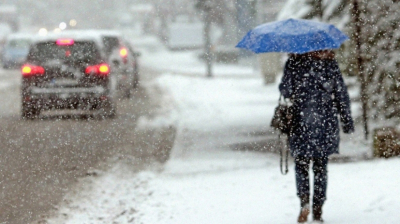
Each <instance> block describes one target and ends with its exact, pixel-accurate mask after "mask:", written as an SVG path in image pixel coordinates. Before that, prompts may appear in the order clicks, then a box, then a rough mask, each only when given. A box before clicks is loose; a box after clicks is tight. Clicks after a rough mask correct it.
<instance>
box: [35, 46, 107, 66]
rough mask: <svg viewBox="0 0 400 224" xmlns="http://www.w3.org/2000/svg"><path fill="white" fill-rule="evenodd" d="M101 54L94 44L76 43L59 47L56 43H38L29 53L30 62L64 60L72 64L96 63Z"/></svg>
mask: <svg viewBox="0 0 400 224" xmlns="http://www.w3.org/2000/svg"><path fill="white" fill-rule="evenodd" d="M99 57H100V54H99V52H98V50H97V47H96V45H95V44H94V42H74V44H73V45H69V46H63V45H57V44H56V43H55V42H44V43H38V44H36V45H35V46H33V47H32V48H31V50H30V52H29V55H28V60H29V61H34V62H46V61H48V60H64V61H72V62H84V63H96V62H98V61H99Z"/></svg>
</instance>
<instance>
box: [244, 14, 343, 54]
mask: <svg viewBox="0 0 400 224" xmlns="http://www.w3.org/2000/svg"><path fill="white" fill-rule="evenodd" d="M347 39H349V38H348V37H347V36H346V35H345V34H344V33H343V32H341V31H340V30H339V29H337V28H336V27H335V26H333V25H330V24H326V23H321V22H316V21H311V20H303V19H288V20H283V21H277V22H271V23H265V24H263V25H260V26H258V27H256V28H254V29H253V30H251V31H250V32H248V33H247V35H246V36H245V37H244V38H243V39H242V40H241V41H240V42H239V43H238V45H237V46H236V47H238V48H243V49H247V50H251V51H253V52H255V53H267V52H287V53H296V54H303V53H307V52H311V51H317V50H325V49H336V48H339V47H340V45H341V44H342V43H343V42H344V41H346V40H347Z"/></svg>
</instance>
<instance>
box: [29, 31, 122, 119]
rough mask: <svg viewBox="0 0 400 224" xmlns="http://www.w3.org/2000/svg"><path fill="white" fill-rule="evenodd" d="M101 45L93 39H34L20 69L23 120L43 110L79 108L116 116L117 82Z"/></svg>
mask: <svg viewBox="0 0 400 224" xmlns="http://www.w3.org/2000/svg"><path fill="white" fill-rule="evenodd" d="M101 49H102V43H101V41H100V40H99V39H97V38H95V37H92V36H79V35H76V36H74V35H72V36H71V35H69V36H62V35H56V36H51V37H46V38H44V39H40V40H36V41H35V42H34V43H33V44H32V46H31V48H30V50H29V54H28V56H27V61H26V64H25V65H23V66H22V69H21V71H22V117H23V118H35V117H37V116H38V115H39V114H40V112H41V111H43V110H62V109H80V110H87V111H96V112H98V113H100V114H102V115H104V116H107V117H114V116H115V115H116V105H115V100H114V96H115V91H116V88H115V86H116V82H115V76H116V74H114V72H113V71H112V69H110V66H109V65H108V63H107V58H106V56H105V55H104V52H103V51H102V50H101Z"/></svg>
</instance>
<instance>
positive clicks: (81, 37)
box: [33, 31, 102, 46]
mask: <svg viewBox="0 0 400 224" xmlns="http://www.w3.org/2000/svg"><path fill="white" fill-rule="evenodd" d="M61 38H70V39H74V40H76V41H94V42H96V43H97V44H99V45H100V46H101V45H102V42H101V38H100V36H99V35H96V34H92V33H88V32H81V31H63V32H60V33H50V34H47V35H45V36H41V35H35V36H34V38H33V41H34V42H35V43H38V42H46V41H56V40H57V39H61Z"/></svg>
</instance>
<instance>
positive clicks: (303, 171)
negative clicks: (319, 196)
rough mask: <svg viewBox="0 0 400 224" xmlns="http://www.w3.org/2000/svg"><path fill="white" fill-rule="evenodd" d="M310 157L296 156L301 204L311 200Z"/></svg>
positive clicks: (297, 185)
mask: <svg viewBox="0 0 400 224" xmlns="http://www.w3.org/2000/svg"><path fill="white" fill-rule="evenodd" d="M310 160H311V159H310V158H308V157H302V156H298V157H296V158H295V160H294V161H295V172H296V187H297V196H299V198H300V200H301V206H303V205H304V204H309V201H310V179H309V170H310Z"/></svg>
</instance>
